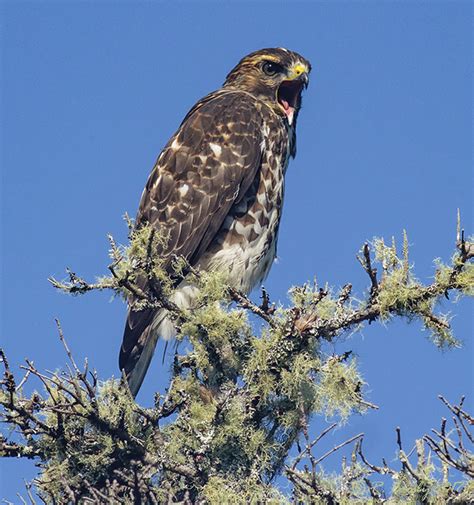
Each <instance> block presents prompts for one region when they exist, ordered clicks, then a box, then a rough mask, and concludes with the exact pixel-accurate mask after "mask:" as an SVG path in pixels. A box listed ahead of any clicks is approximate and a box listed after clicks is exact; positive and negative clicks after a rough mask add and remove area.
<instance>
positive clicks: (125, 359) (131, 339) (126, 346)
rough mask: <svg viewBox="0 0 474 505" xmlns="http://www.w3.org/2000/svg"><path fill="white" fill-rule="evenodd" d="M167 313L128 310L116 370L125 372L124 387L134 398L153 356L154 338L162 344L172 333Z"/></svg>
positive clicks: (171, 325)
mask: <svg viewBox="0 0 474 505" xmlns="http://www.w3.org/2000/svg"><path fill="white" fill-rule="evenodd" d="M167 316H168V311H167V310H164V309H161V310H158V311H156V310H153V309H145V310H141V311H132V310H129V312H128V317H127V321H126V323H125V330H124V334H123V342H122V347H121V348H120V356H119V367H120V370H123V371H124V372H125V376H126V378H127V382H128V386H129V388H130V391H131V393H132V395H133V396H134V397H135V396H136V395H137V393H138V391H139V389H140V387H141V385H142V382H143V379H144V378H145V374H146V372H147V370H148V367H149V366H150V361H151V358H152V357H153V353H154V352H155V347H156V343H157V341H158V337H159V336H161V337H163V338H165V339H166V340H167V339H168V338H170V337H171V336H172V335H170V332H172V333H175V330H174V327H173V324H172V323H171V321H170V320H169V318H168V317H167Z"/></svg>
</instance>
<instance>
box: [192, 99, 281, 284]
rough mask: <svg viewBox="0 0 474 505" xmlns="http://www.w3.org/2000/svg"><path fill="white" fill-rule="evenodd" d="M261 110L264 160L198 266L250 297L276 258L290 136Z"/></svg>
mask: <svg viewBox="0 0 474 505" xmlns="http://www.w3.org/2000/svg"><path fill="white" fill-rule="evenodd" d="M265 109H266V107H265V106H264V107H262V110H260V113H261V114H262V116H263V132H262V133H263V139H264V140H263V141H262V144H261V149H262V161H261V167H260V169H259V170H258V171H257V174H256V176H255V179H254V180H253V182H252V184H251V185H250V187H249V189H248V190H247V192H246V193H245V194H244V195H243V196H242V198H241V199H240V200H239V201H238V202H236V203H235V204H234V206H233V207H232V208H231V209H230V212H229V214H228V216H227V217H226V218H225V220H224V223H223V224H222V226H221V228H220V229H219V231H218V233H217V235H216V237H215V238H214V240H213V241H212V242H211V244H210V245H209V247H208V249H207V250H206V252H205V254H204V255H203V257H202V258H201V259H200V261H199V263H198V265H199V267H200V268H203V269H205V270H211V271H212V270H214V271H215V270H217V271H221V272H223V273H224V274H225V275H226V276H227V281H228V282H229V284H230V285H232V286H233V287H234V288H236V289H239V290H241V291H243V292H245V293H249V292H250V291H251V290H252V289H253V288H254V287H255V286H256V285H257V284H258V283H260V282H261V281H262V280H263V279H264V278H265V277H266V276H267V274H268V272H269V270H270V267H271V265H272V263H273V261H274V259H275V256H276V246H277V235H278V227H279V224H280V218H281V211H282V205H283V195H284V175H285V171H286V167H287V165H288V159H289V153H290V145H289V144H290V141H289V139H290V136H289V132H288V130H287V127H285V125H284V123H283V122H282V120H281V119H280V118H279V117H277V116H276V115H275V114H273V113H272V112H271V111H270V110H265Z"/></svg>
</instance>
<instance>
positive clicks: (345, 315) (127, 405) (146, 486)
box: [0, 226, 474, 504]
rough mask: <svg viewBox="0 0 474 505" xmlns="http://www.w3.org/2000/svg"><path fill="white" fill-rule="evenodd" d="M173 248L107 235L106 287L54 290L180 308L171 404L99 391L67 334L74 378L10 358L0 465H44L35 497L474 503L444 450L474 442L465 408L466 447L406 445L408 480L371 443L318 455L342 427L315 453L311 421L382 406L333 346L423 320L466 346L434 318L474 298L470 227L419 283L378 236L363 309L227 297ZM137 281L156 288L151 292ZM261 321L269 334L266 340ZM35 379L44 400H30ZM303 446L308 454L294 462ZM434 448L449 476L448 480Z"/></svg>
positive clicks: (468, 459) (320, 290) (148, 238)
mask: <svg viewBox="0 0 474 505" xmlns="http://www.w3.org/2000/svg"><path fill="white" fill-rule="evenodd" d="M163 240H164V239H163V237H160V236H159V235H158V234H157V233H156V232H154V231H153V230H151V229H149V228H146V227H144V228H141V229H139V230H135V229H133V227H132V226H130V244H129V246H127V247H123V246H118V245H117V244H116V243H115V241H114V240H113V238H112V237H109V241H110V246H111V250H110V256H111V260H112V263H111V265H110V266H109V271H110V275H108V276H106V277H102V278H99V279H98V280H97V281H96V282H95V283H88V282H87V281H85V280H84V279H82V278H81V277H79V276H77V275H76V274H74V273H72V272H69V279H68V280H67V281H66V282H62V281H57V280H56V279H51V282H52V283H53V285H54V286H55V287H56V288H59V289H61V290H62V291H64V292H67V293H71V294H83V293H86V292H88V291H93V290H103V289H107V290H112V291H113V292H114V293H115V294H117V295H119V296H121V297H124V298H126V299H129V298H130V295H131V294H133V302H132V303H133V304H134V309H136V310H139V309H143V308H147V307H153V308H157V307H164V308H166V309H168V310H169V311H170V313H171V315H172V318H173V319H174V321H175V323H176V325H177V328H178V330H179V333H178V339H183V338H186V339H187V340H188V342H189V343H190V344H191V350H190V351H189V352H188V353H187V354H183V355H176V356H175V358H174V364H173V370H172V374H171V382H170V384H169V387H168V389H167V391H166V393H165V394H164V395H163V396H161V395H160V394H158V393H157V395H156V398H155V406H154V407H153V408H150V409H144V408H142V407H140V406H139V405H138V404H136V403H135V401H134V400H133V398H132V397H131V395H130V393H129V391H128V389H127V386H126V384H124V383H123V382H122V381H119V380H113V379H111V380H108V381H105V382H100V381H99V380H98V378H97V377H96V376H95V374H94V373H92V374H91V373H90V372H89V370H88V367H87V364H86V365H85V367H84V368H79V367H78V366H77V364H76V363H75V362H74V359H73V357H72V354H71V352H70V351H69V348H68V347H67V345H66V342H65V340H64V337H63V336H62V330H61V328H60V327H59V331H60V336H61V340H62V341H63V344H64V345H65V349H66V352H67V354H68V357H69V360H70V365H69V370H68V371H67V372H66V373H61V372H57V373H49V374H48V373H47V374H43V373H41V372H40V371H38V370H37V369H36V368H35V366H34V365H33V363H31V362H29V361H28V362H27V363H26V366H25V367H24V371H25V377H24V378H23V379H22V380H21V381H20V382H17V381H16V379H15V376H14V374H13V373H12V371H11V368H10V367H9V365H8V362H7V361H6V357H5V355H4V354H2V359H3V362H4V366H5V372H4V377H3V380H2V382H1V390H0V404H1V405H2V414H1V415H2V417H3V420H4V421H5V422H6V425H7V426H8V427H9V428H10V429H11V430H12V431H11V432H9V433H8V435H6V436H5V437H4V438H2V439H0V454H1V455H2V456H5V457H9V456H20V457H26V458H33V459H36V460H38V461H39V462H40V463H41V469H40V473H39V476H38V478H37V479H36V481H35V485H36V489H37V492H38V494H39V496H40V497H41V498H42V499H43V500H44V501H45V502H46V503H67V502H69V501H71V502H74V500H76V501H81V503H137V500H138V502H141V503H163V502H166V503H202V504H204V503H211V504H212V503H216V504H217V503H284V502H290V501H293V502H296V503H370V502H372V503H400V502H403V503H416V502H417V500H418V502H420V503H448V502H452V503H463V501H462V500H466V497H469V496H472V493H473V489H472V485H471V484H469V483H464V484H462V485H461V486H458V487H456V486H454V485H453V484H451V483H450V481H449V479H448V473H449V472H448V469H449V468H454V469H456V470H457V471H460V472H461V473H463V474H464V475H466V476H469V477H472V476H473V474H474V463H473V459H472V451H470V450H467V449H466V446H465V445H464V446H462V447H463V449H462V450H461V449H459V444H458V445H456V447H457V448H458V451H460V452H461V454H460V455H459V453H458V452H456V451H454V454H453V450H451V451H449V450H448V451H447V452H446V450H445V449H446V447H447V448H448V449H449V448H451V445H449V444H455V442H454V441H453V440H452V439H453V436H458V437H459V433H461V434H462V436H463V437H464V439H466V438H467V439H468V440H470V441H471V442H472V438H469V437H472V435H470V434H469V432H468V430H467V427H468V425H469V424H470V423H471V421H473V420H472V418H471V417H470V416H469V414H467V413H466V412H465V411H464V410H463V407H462V405H463V400H462V401H461V402H460V404H459V405H458V406H452V405H451V404H449V403H447V406H448V408H450V410H451V412H452V413H453V414H454V417H455V418H456V421H455V423H457V424H456V425H455V427H456V430H455V432H454V433H455V435H453V434H452V433H453V432H448V431H446V426H445V425H444V426H443V425H442V428H441V430H440V431H439V432H438V435H439V436H438V438H436V437H435V438H433V437H428V438H424V439H423V441H420V442H419V443H418V445H417V454H416V458H417V461H416V464H414V463H411V462H410V458H408V457H407V456H406V454H405V452H404V451H403V448H402V446H401V441H400V443H399V459H400V463H401V470H394V469H393V468H391V467H389V466H388V465H387V464H386V463H384V464H383V465H382V466H375V465H373V464H371V463H370V462H368V461H367V459H366V458H365V456H364V453H363V452H362V438H363V434H359V435H357V436H356V437H353V438H352V439H349V440H347V441H345V442H342V443H341V444H339V445H337V446H335V447H334V449H333V450H332V451H329V452H328V453H326V454H323V455H322V456H319V457H316V456H315V455H314V448H315V447H316V446H317V443H318V441H319V439H320V438H322V437H323V436H324V435H325V434H326V433H327V432H329V431H331V430H332V429H333V428H334V427H335V426H336V424H333V425H331V427H330V428H328V429H327V430H325V431H324V432H323V433H322V434H321V435H320V436H319V437H318V438H317V439H316V440H315V441H311V440H310V439H309V436H308V423H309V419H310V418H311V417H312V416H321V417H322V418H325V419H328V420H329V418H331V419H336V420H337V422H338V423H339V424H340V423H342V422H344V420H346V419H347V418H348V417H349V416H350V415H351V414H352V413H364V412H365V411H366V410H367V409H370V408H376V406H375V405H373V404H371V403H370V402H369V401H368V400H367V398H366V397H365V389H366V384H365V382H364V379H363V377H362V376H361V374H360V372H359V371H358V368H357V361H356V360H355V359H354V358H353V357H352V354H351V352H350V351H349V352H345V353H343V354H341V355H337V354H334V353H329V352H328V350H327V345H326V344H325V343H326V342H327V341H330V342H331V341H333V340H334V339H335V338H336V337H340V336H341V335H342V334H343V333H344V332H350V331H355V330H357V329H358V328H360V327H361V325H363V324H364V323H370V322H372V321H375V320H381V321H388V320H389V319H390V318H392V317H396V316H403V317H407V318H408V319H413V318H419V319H420V320H421V321H422V322H423V324H424V325H425V327H426V328H427V329H429V330H430V332H431V333H432V335H433V340H434V342H435V343H436V344H437V345H438V346H443V347H446V346H448V347H449V346H453V345H457V341H456V340H455V338H454V336H453V335H452V332H451V329H450V326H449V323H448V318H447V317H446V316H443V315H439V314H437V313H435V306H436V303H437V301H438V300H439V299H440V298H441V297H443V296H445V295H447V294H448V293H450V292H451V291H453V292H455V293H457V294H458V295H460V296H461V295H472V294H473V290H474V272H473V265H472V263H471V262H470V260H471V259H472V257H473V256H474V254H473V252H474V251H473V247H472V243H470V242H468V241H465V240H464V238H463V236H462V235H461V232H460V227H459V230H458V241H457V248H458V251H457V253H456V254H455V255H454V257H453V260H452V263H451V265H444V264H442V263H441V262H438V263H437V265H436V272H435V276H434V281H433V282H432V283H431V284H429V285H423V284H422V283H421V282H419V281H418V280H417V279H416V278H415V276H414V273H413V268H412V266H411V265H410V263H409V256H408V239H407V237H406V234H405V235H404V241H403V247H402V252H401V255H400V256H399V255H398V253H397V249H396V244H395V241H392V243H391V245H386V244H385V242H384V241H383V240H382V239H374V240H373V241H372V243H371V244H370V245H369V244H365V245H364V247H363V248H362V250H361V253H360V255H359V261H360V263H361V264H362V266H363V268H364V270H365V271H366V272H367V274H368V276H369V279H370V288H369V290H368V292H367V296H365V297H364V299H363V300H362V301H361V300H358V299H357V298H356V297H354V296H353V295H352V293H351V291H352V286H351V285H350V284H346V285H345V286H343V287H342V288H341V289H340V290H339V291H335V290H332V289H330V288H329V287H328V286H324V287H320V286H318V285H317V283H314V284H313V285H310V284H307V285H304V286H300V287H295V288H293V289H292V290H291V292H290V299H291V304H290V306H289V307H284V306H282V305H279V306H274V305H271V304H270V302H269V298H268V294H267V293H266V292H264V293H263V297H262V298H263V300H262V304H261V305H257V304H255V303H254V302H252V301H251V300H250V299H249V298H248V297H246V296H245V295H243V294H242V293H239V292H237V291H235V290H233V289H232V288H229V287H228V286H227V285H226V279H225V278H224V277H223V276H222V274H217V273H213V272H200V271H195V270H194V269H193V268H192V267H191V266H190V265H188V264H187V262H186V261H185V260H184V259H183V258H174V259H173V271H172V275H171V276H170V275H167V274H166V273H165V271H164V269H163V262H162V260H161V259H159V258H155V257H154V256H153V254H152V252H153V250H154V249H156V247H158V246H159V244H160V243H163ZM371 249H372V250H373V251H374V252H375V257H373V256H372V255H371ZM375 265H377V266H378V268H380V269H381V272H380V274H378V272H377V270H376V267H375ZM184 276H187V279H188V280H189V281H191V282H194V283H195V284H196V285H197V286H198V287H199V289H200V294H199V297H198V299H197V302H196V307H195V308H194V310H180V309H179V308H178V307H176V306H175V304H174V303H173V302H172V301H171V300H170V295H171V293H172V288H173V285H174V283H175V282H177V281H179V280H180V279H182V278H183V277H184ZM141 278H146V279H147V281H148V285H149V286H150V290H149V291H147V292H144V291H143V290H142V289H141V288H140V285H143V284H142V283H139V282H137V280H138V279H141ZM232 303H234V304H235V307H232V306H231V304H232ZM251 313H253V315H254V316H256V317H258V318H260V320H261V321H262V322H263V329H262V330H261V332H260V334H258V333H256V332H255V329H254V326H255V324H252V320H251V318H249V314H251ZM33 378H36V380H37V381H39V383H40V385H41V387H42V392H41V393H37V392H33V393H27V392H26V391H27V389H28V387H27V385H28V384H29V383H30V381H31V380H32V379H33ZM473 423H474V421H473ZM301 440H302V442H301ZM448 440H449V443H448V442H447V441H448ZM295 444H297V447H298V449H299V456H298V457H296V458H295V459H294V460H293V461H290V460H289V459H288V453H289V451H290V449H291V448H292V447H293V446H294V445H295ZM301 444H303V445H301ZM348 444H355V445H354V451H353V454H352V457H351V459H350V462H344V463H343V466H342V469H341V472H340V473H339V474H338V475H332V474H327V473H325V472H324V469H323V467H322V463H323V461H325V460H326V458H327V457H330V456H331V455H332V454H334V453H335V452H336V451H338V450H339V449H340V448H342V447H344V446H346V445H348ZM424 446H427V447H428V448H429V449H430V450H431V451H432V452H433V453H434V454H435V455H436V457H437V458H438V459H437V461H439V462H440V463H441V464H442V468H443V473H442V475H441V477H440V476H439V475H437V467H436V466H435V465H434V463H433V460H432V459H431V458H430V457H429V456H428V457H425V456H424V453H423V447H424ZM438 466H439V465H438ZM280 474H284V475H286V477H287V478H288V480H289V481H290V482H291V483H292V485H293V490H292V496H287V495H283V494H282V493H281V492H280V491H278V489H277V488H276V487H275V485H274V478H275V476H277V475H280ZM376 474H382V475H383V474H389V475H391V476H392V477H393V482H394V485H393V488H392V497H391V498H390V499H389V501H385V502H384V501H383V500H384V499H385V498H384V497H383V490H382V489H381V488H380V486H379V485H378V484H377V483H376V481H374V480H373V479H371V478H370V477H372V476H374V475H376ZM439 500H444V501H442V502H440V501H439ZM459 500H461V501H459Z"/></svg>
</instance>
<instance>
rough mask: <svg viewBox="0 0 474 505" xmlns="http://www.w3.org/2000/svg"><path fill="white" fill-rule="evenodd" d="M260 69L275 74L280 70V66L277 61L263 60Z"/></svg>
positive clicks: (268, 73)
mask: <svg viewBox="0 0 474 505" xmlns="http://www.w3.org/2000/svg"><path fill="white" fill-rule="evenodd" d="M262 70H263V71H264V72H265V73H266V74H267V75H269V76H272V75H275V74H277V73H278V72H281V71H282V68H281V66H280V65H278V63H273V61H265V62H264V63H263V65H262Z"/></svg>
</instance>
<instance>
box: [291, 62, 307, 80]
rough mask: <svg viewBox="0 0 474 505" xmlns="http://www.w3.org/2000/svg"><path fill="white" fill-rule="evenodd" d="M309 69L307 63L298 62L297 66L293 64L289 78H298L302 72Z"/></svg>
mask: <svg viewBox="0 0 474 505" xmlns="http://www.w3.org/2000/svg"><path fill="white" fill-rule="evenodd" d="M307 71H308V67H307V66H306V65H303V64H302V63H297V64H296V65H295V66H293V67H292V68H291V70H290V74H289V76H288V77H289V78H290V79H296V78H298V77H299V76H300V75H301V74H303V73H304V72H307Z"/></svg>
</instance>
